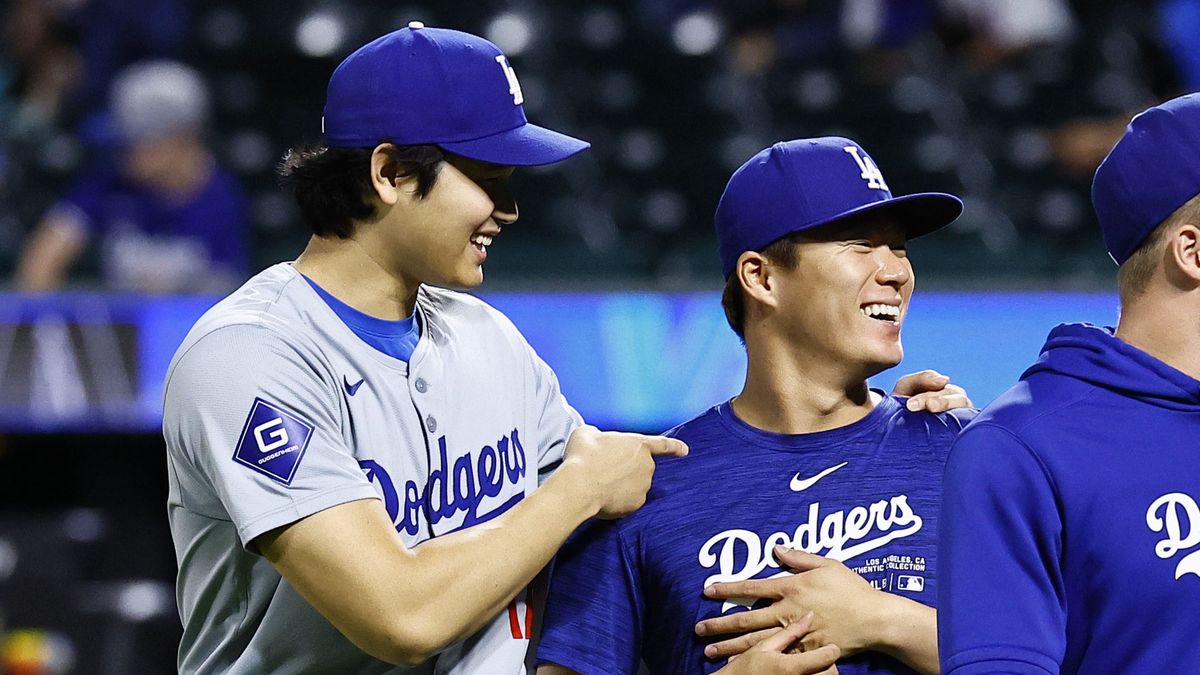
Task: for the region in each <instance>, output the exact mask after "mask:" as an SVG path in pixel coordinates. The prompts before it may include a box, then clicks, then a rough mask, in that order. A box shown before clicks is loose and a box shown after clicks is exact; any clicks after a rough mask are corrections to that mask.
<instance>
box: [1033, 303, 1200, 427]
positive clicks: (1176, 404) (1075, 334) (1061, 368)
mask: <svg viewBox="0 0 1200 675" xmlns="http://www.w3.org/2000/svg"><path fill="white" fill-rule="evenodd" d="M1039 373H1054V374H1056V375H1059V376H1062V377H1069V378H1072V379H1076V380H1080V381H1083V382H1086V383H1088V384H1091V385H1093V386H1096V387H1100V388H1102V389H1108V390H1110V391H1113V392H1115V393H1117V394H1120V395H1122V396H1125V397H1128V398H1133V399H1137V400H1139V401H1142V402H1143V403H1147V404H1149V405H1154V406H1158V407H1161V408H1170V409H1173V410H1183V411H1188V412H1200V380H1195V379H1193V378H1192V377H1190V376H1188V375H1187V374H1185V373H1183V372H1181V371H1179V370H1176V369H1175V368H1172V367H1171V366H1169V365H1167V364H1166V363H1163V362H1162V361H1159V360H1158V359H1156V358H1154V357H1153V356H1150V355H1149V354H1147V353H1145V352H1143V351H1141V350H1140V349H1137V348H1135V347H1133V346H1131V345H1129V344H1127V343H1125V342H1123V341H1121V340H1120V339H1118V338H1117V337H1116V336H1115V335H1113V329H1111V328H1102V327H1099V326H1092V325H1089V324H1085V323H1067V324H1062V325H1060V326H1057V327H1055V328H1054V330H1052V331H1050V336H1049V337H1048V338H1046V344H1045V346H1043V347H1042V354H1041V356H1040V357H1039V358H1038V360H1037V363H1034V364H1033V365H1032V366H1030V367H1029V369H1028V370H1026V371H1025V373H1024V374H1022V375H1021V379H1022V380H1025V379H1028V378H1030V377H1032V376H1034V375H1037V374H1039Z"/></svg>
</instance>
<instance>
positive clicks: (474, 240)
mask: <svg viewBox="0 0 1200 675" xmlns="http://www.w3.org/2000/svg"><path fill="white" fill-rule="evenodd" d="M471 245H472V246H474V247H475V250H477V251H479V252H480V253H487V247H489V246H491V245H492V238H491V237H490V236H488V235H486V234H477V235H475V236H474V237H471Z"/></svg>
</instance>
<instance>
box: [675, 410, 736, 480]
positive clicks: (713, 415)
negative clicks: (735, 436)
mask: <svg viewBox="0 0 1200 675" xmlns="http://www.w3.org/2000/svg"><path fill="white" fill-rule="evenodd" d="M725 414H729V411H728V404H727V403H722V404H718V405H715V406H713V407H711V408H709V409H708V410H705V411H704V412H702V413H700V414H699V415H696V416H695V417H693V418H692V419H690V420H688V421H686V422H683V423H681V424H678V425H676V426H674V427H672V428H670V429H668V430H666V431H664V432H663V434H662V435H663V436H666V437H667V438H677V439H679V440H681V441H683V442H684V443H687V444H688V446H689V447H690V448H691V449H692V452H690V453H689V454H688V458H689V459H691V460H693V461H692V462H691V463H693V464H694V463H695V461H694V460H695V459H696V458H697V457H702V456H704V455H705V454H706V453H705V450H707V449H708V448H711V447H714V446H724V445H728V444H729V443H730V442H731V441H730V436H731V432H730V430H729V429H728V428H727V426H726V424H725V422H724V420H723V419H722V415H725ZM672 459H675V458H662V459H660V460H659V464H658V465H659V466H660V467H661V466H673V465H675V464H677V463H676V462H672V461H670V460H672Z"/></svg>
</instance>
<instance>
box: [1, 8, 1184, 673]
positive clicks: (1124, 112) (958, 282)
mask: <svg viewBox="0 0 1200 675" xmlns="http://www.w3.org/2000/svg"><path fill="white" fill-rule="evenodd" d="M0 14H2V15H3V17H4V22H5V24H4V37H3V48H4V49H3V52H4V53H3V55H2V56H0V59H2V60H0V284H4V285H5V286H7V287H9V288H11V289H12V290H9V291H5V292H0V664H3V665H0V672H9V673H13V674H33V673H57V672H77V673H157V672H169V671H171V670H172V668H173V664H174V651H175V645H176V642H177V640H178V634H179V626H178V618H177V616H176V614H175V606H174V599H173V587H172V581H173V575H174V558H173V553H172V549H171V545H170V540H169V536H168V533H167V529H166V522H165V517H164V515H165V514H164V508H163V506H164V503H165V498H166V495H165V486H164V481H163V479H162V478H163V473H164V471H165V468H164V467H165V463H164V459H163V456H162V440H161V436H160V435H159V433H158V429H157V424H158V419H157V416H158V415H159V413H160V411H161V400H160V396H161V387H160V383H161V380H162V376H163V374H164V373H165V366H166V363H167V361H168V360H169V359H170V356H171V354H172V353H173V351H174V348H175V346H176V345H177V344H178V342H179V340H180V339H182V336H183V334H184V333H185V332H186V330H187V328H188V327H189V326H190V324H191V322H192V321H193V320H194V319H195V318H196V317H198V316H199V314H200V313H201V312H203V310H204V309H205V308H206V307H207V306H209V305H211V304H212V302H214V301H215V299H216V297H217V296H215V295H203V294H201V295H194V294H192V295H161V294H160V295H153V296H148V295H144V294H139V293H136V292H129V291H127V290H126V291H122V292H114V291H113V290H112V289H111V288H110V287H108V286H106V284H105V283H104V281H103V279H102V277H101V262H100V260H99V258H100V252H99V250H98V248H97V247H92V248H89V250H88V251H87V252H86V253H85V254H84V256H83V257H82V259H81V260H80V261H79V262H78V263H77V264H76V265H75V266H74V267H73V268H72V270H71V273H70V276H69V283H68V285H67V286H66V287H65V288H63V289H62V290H61V291H60V292H55V293H32V294H31V293H22V292H19V291H18V290H17V289H16V283H15V282H14V281H13V278H14V274H15V273H16V269H17V267H18V261H19V260H20V257H21V254H22V250H23V248H24V247H25V246H26V243H27V241H28V238H29V235H30V233H31V232H32V231H34V229H35V227H36V225H37V224H38V222H39V221H40V220H41V219H42V217H43V215H44V214H45V213H46V212H47V210H48V209H50V208H51V207H52V206H53V205H54V204H55V203H56V200H57V199H58V198H59V197H60V196H61V195H62V194H63V193H64V192H65V191H67V190H68V189H69V188H70V186H71V185H72V183H73V182H74V181H75V180H76V178H77V177H78V176H79V175H80V174H81V173H86V172H87V171H89V167H90V166H92V164H93V163H94V162H95V161H96V159H97V158H103V157H104V156H105V155H106V154H111V153H112V152H114V149H113V145H112V132H111V120H110V119H109V116H108V115H107V112H106V110H105V103H106V101H107V91H108V86H109V84H110V83H111V81H112V79H113V77H114V76H115V74H116V73H118V72H119V71H120V69H121V68H122V67H124V66H126V65H129V64H132V63H135V62H137V61H140V60H144V59H147V58H162V57H168V58H173V59H178V60H181V61H183V62H185V63H187V64H189V65H191V66H193V67H194V68H196V69H197V70H198V71H199V72H200V73H201V75H202V77H203V79H204V81H205V83H206V84H207V85H208V87H209V89H210V91H211V99H212V107H213V115H212V124H211V125H210V127H211V130H210V132H209V136H208V138H207V140H208V142H209V143H210V144H211V145H212V147H213V148H214V149H215V151H216V154H217V156H218V158H219V160H220V161H221V163H222V164H223V165H224V166H226V167H228V168H229V169H231V170H232V171H233V172H234V174H235V175H236V176H237V178H238V179H239V180H240V181H241V183H242V185H243V187H244V190H245V192H246V195H247V197H248V203H249V210H250V219H249V220H250V232H249V233H248V236H249V238H250V241H251V242H252V243H251V246H250V251H249V253H250V256H251V259H252V264H251V269H252V270H255V271H256V270H258V269H261V268H262V267H265V266H267V265H269V264H272V263H275V262H278V261H281V260H288V259H291V258H292V257H294V256H295V255H296V254H297V252H298V251H299V250H300V249H301V248H302V247H303V244H304V241H305V239H306V235H305V234H304V231H303V228H302V227H301V226H300V224H299V221H298V217H297V213H296V210H295V208H294V207H293V206H292V204H291V202H290V201H289V199H288V198H287V197H286V196H285V195H284V194H283V193H282V192H281V191H280V190H279V189H278V188H277V187H276V185H275V179H274V176H273V173H272V168H273V165H274V164H275V162H277V161H278V159H279V157H280V156H281V155H282V153H283V152H284V151H285V150H286V149H287V148H288V147H289V146H291V145H293V144H294V143H296V142H297V141H300V140H305V139H307V140H316V139H317V138H318V137H319V130H320V127H319V123H320V115H321V105H322V102H323V98H324V87H325V82H326V80H327V79H328V76H329V74H330V73H331V72H332V69H333V67H334V66H335V65H336V64H337V63H338V62H339V61H340V60H341V58H343V57H344V56H345V55H346V54H348V53H349V52H350V51H351V50H352V49H353V48H354V47H356V46H357V45H359V44H362V43H363V42H366V41H367V40H369V39H371V38H374V37H376V36H377V35H380V34H382V33H384V32H387V31H390V30H393V29H395V28H399V27H402V26H404V25H406V24H407V23H408V22H409V21H411V20H420V21H423V22H425V23H426V24H427V25H430V26H443V27H452V28H457V29H461V30H466V31H470V32H474V33H477V34H481V35H484V36H486V37H488V38H489V39H491V40H492V41H494V42H495V43H497V44H498V45H499V46H500V47H501V48H502V49H504V50H505V51H506V52H507V53H508V54H509V56H510V60H511V62H512V63H513V65H514V67H515V69H516V71H517V73H518V76H519V77H520V80H521V84H522V87H523V90H524V93H525V108H526V111H527V113H528V114H529V116H530V118H531V119H532V120H534V121H536V122H538V123H542V124H545V125H548V126H552V127H554V128H559V129H562V130H564V131H567V132H570V133H573V134H575V135H578V136H581V137H583V138H586V139H588V140H590V141H592V143H593V149H592V150H591V151H589V152H588V153H585V155H583V156H581V157H580V158H576V159H574V160H572V161H569V162H566V163H563V164H561V165H557V166H554V167H549V168H545V169H534V170H529V171H522V172H520V173H519V174H518V177H517V178H516V179H515V189H516V193H517V196H518V199H519V200H520V203H521V222H520V223H519V224H518V225H516V226H514V227H511V228H507V229H506V230H505V232H504V234H503V235H502V236H501V237H500V238H499V239H498V241H497V244H496V246H495V248H494V250H493V251H492V252H491V254H490V256H489V261H488V271H487V275H488V281H487V284H486V285H485V291H484V293H483V295H484V296H485V297H487V298H488V299H489V300H491V301H492V302H494V303H495V304H496V305H498V306H499V307H501V308H502V309H504V310H505V311H507V312H508V313H509V314H510V316H512V317H513V319H514V320H515V321H516V323H517V324H518V325H519V326H520V327H521V328H522V329H523V330H524V331H526V333H527V334H528V335H529V337H530V340H531V342H533V344H534V345H535V347H537V348H538V349H539V351H541V352H542V354H543V356H544V357H545V358H546V359H547V361H549V362H550V364H551V365H552V366H554V367H555V368H556V370H558V372H559V373H560V376H561V377H562V379H563V384H564V390H565V391H566V392H567V394H568V396H569V397H570V398H571V399H572V400H573V401H574V402H575V403H576V405H577V406H578V407H579V408H580V409H581V410H582V411H583V412H584V413H585V415H586V416H588V417H590V418H591V419H592V420H593V421H595V422H598V423H600V424H601V425H607V426H612V427H624V428H632V429H639V430H646V431H660V430H662V429H663V428H666V427H669V426H671V425H672V424H674V423H676V422H679V421H682V420H683V419H686V418H687V417H690V416H691V415H693V414H695V413H697V412H699V411H701V410H703V409H704V408H705V407H707V406H709V405H711V404H713V403H716V402H717V401H719V400H720V399H722V398H724V397H727V396H728V395H730V394H731V393H733V392H734V391H735V390H736V387H737V386H738V384H739V383H740V379H741V377H742V366H741V364H740V354H739V351H738V349H739V348H738V345H737V342H736V340H735V339H734V337H733V336H732V334H731V333H730V332H729V331H728V330H727V329H726V328H725V326H724V323H723V318H722V316H721V313H720V309H719V307H718V298H717V289H719V287H720V283H721V279H720V278H719V271H718V266H717V261H716V260H717V259H716V254H715V239H714V237H713V236H712V233H711V221H710V218H711V214H712V212H713V209H714V208H715V205H716V202H717V199H718V197H719V196H720V193H721V190H722V188H723V186H724V183H725V180H726V179H727V178H728V176H729V174H730V173H731V172H732V170H733V169H735V168H736V167H737V166H738V165H740V164H741V163H742V162H743V161H744V160H745V159H747V158H748V157H749V156H750V155H752V154H753V153H754V152H756V151H757V150H759V149H761V148H762V147H765V146H767V145H769V144H770V143H772V142H774V141H776V140H782V139H787V138H794V137H800V136H816V135H827V134H839V135H848V136H851V137H853V138H855V139H857V140H859V141H861V142H862V144H863V145H864V146H865V147H866V148H867V149H868V150H869V151H870V152H871V153H872V155H873V156H874V157H875V159H876V161H877V162H878V163H879V165H880V167H881V168H882V169H883V171H884V173H885V175H886V176H887V180H888V183H889V184H890V186H891V187H892V189H893V191H895V192H897V193H904V192H914V191H919V190H944V191H949V192H953V193H956V194H959V195H961V196H963V197H964V200H965V202H966V204H967V210H966V213H965V215H964V216H963V218H962V219H961V220H960V221H959V222H958V223H956V224H955V225H954V226H952V227H951V228H948V229H947V230H945V231H943V232H940V233H938V234H936V235H933V236H931V237H928V238H927V239H922V240H920V241H919V242H916V243H915V244H914V245H913V246H912V249H911V251H912V256H913V259H914V263H915V265H916V268H917V273H918V278H919V280H920V283H919V291H918V295H917V299H916V300H915V301H914V305H913V310H912V314H911V315H910V320H911V323H910V325H909V326H908V327H906V332H905V340H906V346H907V348H908V357H907V360H906V364H905V365H904V366H901V368H900V370H904V369H905V368H907V369H908V370H913V369H917V368H924V367H936V368H939V369H941V370H943V371H944V372H947V373H949V374H951V375H952V376H953V377H954V378H955V379H956V380H958V381H959V382H961V383H963V384H964V385H965V386H967V388H968V390H969V391H970V392H971V393H972V395H973V396H974V398H975V400H976V401H977V402H979V403H985V402H987V401H988V400H990V399H991V398H992V397H993V396H995V394H996V393H998V392H999V391H1002V390H1003V389H1004V388H1005V387H1006V386H1007V385H1008V384H1009V383H1011V382H1012V381H1013V380H1014V379H1015V377H1016V376H1017V375H1018V374H1019V372H1020V369H1021V367H1022V366H1024V365H1025V364H1027V363H1028V362H1030V361H1031V360H1032V359H1033V358H1034V357H1035V356H1036V351H1037V348H1038V346H1039V345H1040V343H1041V339H1042V338H1043V337H1044V334H1045V332H1046V331H1047V330H1048V329H1049V328H1050V327H1051V326H1052V325H1053V324H1055V323H1057V322H1058V321H1063V320H1086V321H1092V322H1098V323H1112V322H1113V321H1114V320H1115V298H1114V297H1113V295H1112V289H1113V278H1114V271H1115V269H1114V267H1113V265H1112V263H1111V261H1110V260H1109V259H1108V258H1107V256H1106V254H1105V253H1104V251H1103V247H1102V245H1101V242H1100V238H1099V236H1098V233H1097V232H1096V230H1095V227H1094V223H1093V219H1092V215H1091V210H1090V204H1089V200H1088V186H1089V184H1090V178H1091V173H1092V171H1093V170H1094V168H1095V166H1096V164H1097V163H1098V162H1099V160H1100V159H1101V158H1102V157H1103V154H1104V153H1105V152H1106V151H1107V149H1108V147H1109V146H1110V145H1111V143H1112V142H1113V141H1114V140H1115V138H1116V136H1117V135H1118V134H1119V132H1120V130H1121V128H1122V127H1123V126H1124V124H1125V123H1126V122H1127V120H1128V118H1129V117H1130V115H1131V114H1133V113H1134V112H1136V111H1137V110H1139V109H1141V108H1143V107H1146V106H1148V105H1151V104H1153V103H1156V102H1158V101H1160V100H1163V99H1165V98H1169V97H1171V96H1173V95H1176V94H1179V93H1183V92H1185V91H1191V90H1196V89H1200V52H1197V50H1195V49H1194V47H1193V46H1192V45H1191V42H1192V39H1193V38H1194V36H1195V35H1198V34H1200V1H1197V0H1159V1H1152V0H1141V1H1137V2H1135V1H1122V0H1075V1H1068V0H1008V1H1004V0H739V1H736V2H735V1H734V0H707V1H704V0H580V1H579V2H571V3H552V2H546V1H545V0H510V1H507V2H505V1H487V0H483V1H480V0H475V1H473V2H467V1H466V0H438V1H436V2H433V1H425V2H404V1H402V2H378V1H374V2H367V1H362V0H359V1H356V2H349V1H348V0H320V1H316V0H258V1H257V2H248V1H246V2H235V1H228V2H222V1H220V0H218V1H214V2H189V1H188V0H6V2H5V3H2V4H0ZM891 380H892V378H891V377H884V378H880V380H879V382H878V384H879V385H880V386H885V387H887V386H890V384H891Z"/></svg>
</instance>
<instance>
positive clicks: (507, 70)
mask: <svg viewBox="0 0 1200 675" xmlns="http://www.w3.org/2000/svg"><path fill="white" fill-rule="evenodd" d="M496 63H499V64H500V68H502V69H503V70H504V78H505V79H506V80H508V93H510V94H512V97H513V105H521V104H522V103H524V102H525V95H524V94H522V93H521V83H520V82H518V81H517V71H515V70H513V67H512V66H510V65H508V59H506V58H504V55H503V54H501V55H499V56H497V57H496Z"/></svg>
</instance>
